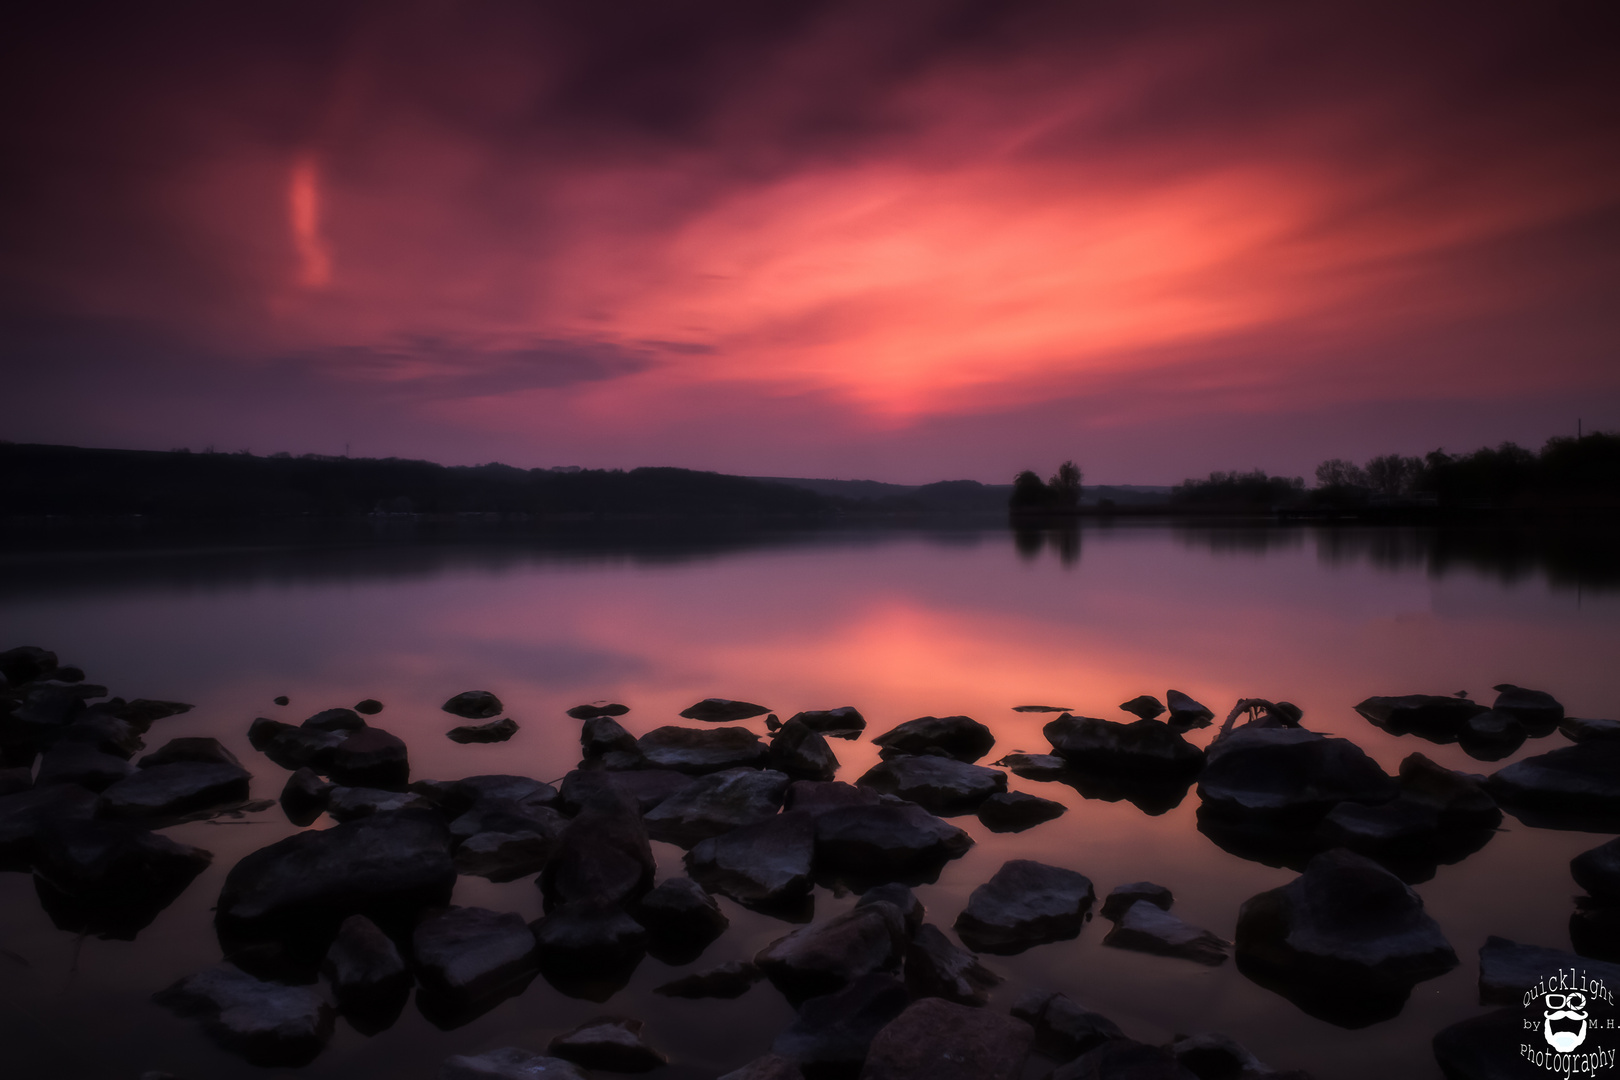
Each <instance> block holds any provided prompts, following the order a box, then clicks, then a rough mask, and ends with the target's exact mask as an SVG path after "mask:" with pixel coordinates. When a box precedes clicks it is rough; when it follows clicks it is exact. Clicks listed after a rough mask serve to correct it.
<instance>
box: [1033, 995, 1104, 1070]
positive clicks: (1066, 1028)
mask: <svg viewBox="0 0 1620 1080" xmlns="http://www.w3.org/2000/svg"><path fill="white" fill-rule="evenodd" d="M1012 1014H1013V1015H1014V1016H1016V1017H1018V1018H1019V1019H1020V1020H1023V1021H1025V1022H1027V1023H1028V1024H1030V1025H1031V1026H1032V1027H1033V1028H1034V1029H1035V1048H1036V1049H1037V1050H1039V1051H1040V1052H1041V1053H1042V1054H1045V1055H1046V1056H1047V1057H1049V1058H1051V1059H1052V1060H1054V1061H1072V1060H1073V1059H1075V1058H1077V1057H1079V1056H1080V1055H1081V1054H1084V1053H1085V1052H1086V1051H1088V1050H1091V1049H1094V1048H1096V1047H1098V1046H1101V1045H1102V1044H1103V1043H1105V1042H1108V1041H1109V1040H1110V1039H1123V1038H1124V1037H1125V1033H1124V1032H1123V1031H1121V1030H1120V1029H1119V1025H1118V1024H1116V1023H1114V1022H1113V1021H1112V1020H1110V1019H1108V1017H1106V1016H1104V1015H1103V1014H1102V1013H1095V1012H1090V1011H1088V1010H1086V1009H1082V1008H1081V1007H1080V1006H1078V1005H1076V1004H1075V1003H1074V1002H1073V1001H1070V1000H1069V999H1068V998H1067V997H1065V996H1063V995H1062V994H1053V993H1049V992H1047V991H1042V990H1037V991H1034V992H1033V993H1030V994H1026V995H1025V996H1024V997H1022V998H1020V999H1019V1000H1018V1002H1017V1003H1016V1004H1015V1005H1013V1007H1012Z"/></svg>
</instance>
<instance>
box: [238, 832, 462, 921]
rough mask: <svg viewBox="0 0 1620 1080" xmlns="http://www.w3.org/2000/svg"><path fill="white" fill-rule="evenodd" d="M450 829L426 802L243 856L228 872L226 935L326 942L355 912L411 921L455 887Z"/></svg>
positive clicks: (293, 838) (289, 839) (445, 900)
mask: <svg viewBox="0 0 1620 1080" xmlns="http://www.w3.org/2000/svg"><path fill="white" fill-rule="evenodd" d="M455 884H456V870H455V866H454V865H453V864H452V863H451V861H450V832H449V830H448V829H447V828H445V825H444V821H443V820H442V819H441V818H440V817H439V816H438V815H437V814H434V813H431V812H429V811H425V810H401V811H397V812H395V813H391V814H377V815H374V816H372V817H368V818H361V819H360V820H359V821H351V822H347V823H345V824H342V825H336V826H333V827H332V828H330V829H325V830H321V831H309V832H300V833H295V834H293V835H292V836H289V837H287V838H286V839H284V840H279V841H277V842H276V843H274V844H271V845H269V846H268V847H263V848H260V849H259V850H258V851H255V852H252V853H251V854H249V855H247V856H245V857H244V858H242V859H241V860H240V861H239V862H238V863H237V864H236V865H235V866H233V867H232V868H231V871H230V873H229V874H227V875H226V877H225V886H224V888H223V889H222V890H221V891H220V894H219V908H218V913H217V915H216V917H215V918H216V922H217V923H218V925H219V927H220V929H221V932H222V934H223V935H227V936H233V937H246V938H255V937H276V936H281V935H308V936H310V937H313V938H316V939H318V940H320V941H321V942H322V943H323V946H322V947H323V948H324V943H325V942H327V941H329V940H330V939H331V936H332V935H333V934H335V933H336V931H337V928H338V927H339V925H340V924H341V923H342V922H343V920H344V919H346V918H348V917H349V916H350V915H365V916H367V917H369V918H370V919H371V920H372V921H374V922H376V923H377V924H378V925H379V926H382V927H384V928H391V927H403V926H407V925H409V924H410V923H412V922H413V921H414V920H415V917H416V914H417V912H419V911H420V910H421V909H423V908H425V907H436V906H442V905H444V904H447V903H448V902H449V900H450V893H451V890H452V889H454V888H455Z"/></svg>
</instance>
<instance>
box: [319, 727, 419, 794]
mask: <svg viewBox="0 0 1620 1080" xmlns="http://www.w3.org/2000/svg"><path fill="white" fill-rule="evenodd" d="M326 775H327V776H329V777H331V778H332V780H334V781H336V782H337V783H339V784H345V785H348V786H350V787H375V788H387V789H389V790H391V791H404V790H405V786H406V785H407V784H409V783H410V781H411V763H410V755H409V752H408V751H407V750H406V748H405V743H404V741H403V740H401V739H400V738H399V737H398V736H396V735H391V734H389V733H388V732H386V731H384V730H382V729H381V728H374V727H368V728H362V729H361V730H359V731H355V732H351V733H350V734H349V737H348V738H346V739H344V740H343V741H342V742H340V743H338V745H336V746H335V747H333V748H332V752H331V755H330V764H329V765H328V767H327V774H326Z"/></svg>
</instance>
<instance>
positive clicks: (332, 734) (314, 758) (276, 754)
mask: <svg viewBox="0 0 1620 1080" xmlns="http://www.w3.org/2000/svg"><path fill="white" fill-rule="evenodd" d="M345 738H346V736H345V735H343V734H342V733H341V732H336V731H321V730H319V729H318V728H301V727H294V726H293V725H291V724H283V723H282V722H281V721H279V720H267V719H265V718H264V717H262V716H261V717H259V718H258V719H257V720H255V721H253V724H252V726H251V727H249V728H248V742H250V743H252V744H253V748H254V749H255V750H258V751H261V752H262V753H263V754H264V755H265V756H266V757H268V758H269V759H270V760H271V761H273V762H275V763H276V764H277V765H280V766H281V767H282V768H283V769H299V768H303V767H304V766H306V765H307V766H309V767H311V768H313V769H315V770H316V771H317V772H326V771H327V770H328V769H329V768H330V767H331V762H332V753H333V751H335V750H336V749H337V748H338V746H340V745H341V744H342V743H343V742H344V740H345Z"/></svg>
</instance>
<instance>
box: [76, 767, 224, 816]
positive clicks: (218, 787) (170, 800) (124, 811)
mask: <svg viewBox="0 0 1620 1080" xmlns="http://www.w3.org/2000/svg"><path fill="white" fill-rule="evenodd" d="M250 779H252V777H251V776H249V774H248V773H247V771H246V770H244V769H242V768H239V767H238V766H235V765H208V764H202V763H199V762H194V761H180V762H175V763H174V764H173V765H154V766H152V767H151V768H150V769H138V770H136V772H135V773H134V774H133V775H131V776H127V777H125V778H124V779H122V780H120V781H118V782H117V783H116V784H113V785H112V786H111V787H109V788H107V790H106V791H103V792H102V793H101V799H100V800H99V801H98V802H97V805H96V813H97V815H98V816H100V817H106V818H125V819H128V818H172V817H179V816H181V815H184V814H190V813H195V812H197V811H200V810H213V809H217V808H218V807H222V806H234V805H236V804H238V803H242V802H246V801H247V798H248V781H249V780H250Z"/></svg>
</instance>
